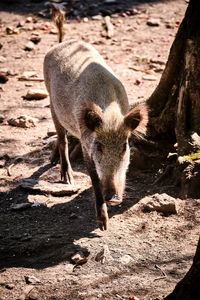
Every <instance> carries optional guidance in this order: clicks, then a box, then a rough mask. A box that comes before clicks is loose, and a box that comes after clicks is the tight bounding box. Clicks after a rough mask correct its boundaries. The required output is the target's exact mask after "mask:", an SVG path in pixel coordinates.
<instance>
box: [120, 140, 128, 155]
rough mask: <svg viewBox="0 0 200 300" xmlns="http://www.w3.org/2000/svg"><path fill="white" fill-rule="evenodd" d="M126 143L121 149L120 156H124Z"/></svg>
mask: <svg viewBox="0 0 200 300" xmlns="http://www.w3.org/2000/svg"><path fill="white" fill-rule="evenodd" d="M126 147H127V143H124V144H123V145H122V147H121V151H120V156H122V155H124V153H125V152H126Z"/></svg>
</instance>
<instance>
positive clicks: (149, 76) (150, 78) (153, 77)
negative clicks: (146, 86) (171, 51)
mask: <svg viewBox="0 0 200 300" xmlns="http://www.w3.org/2000/svg"><path fill="white" fill-rule="evenodd" d="M142 79H144V80H149V81H156V80H157V77H156V76H154V75H144V76H142Z"/></svg>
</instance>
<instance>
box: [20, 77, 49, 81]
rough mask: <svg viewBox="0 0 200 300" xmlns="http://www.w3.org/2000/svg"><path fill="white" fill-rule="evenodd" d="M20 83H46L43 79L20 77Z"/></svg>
mask: <svg viewBox="0 0 200 300" xmlns="http://www.w3.org/2000/svg"><path fill="white" fill-rule="evenodd" d="M18 80H19V81H44V79H43V78H28V77H23V76H22V77H18Z"/></svg>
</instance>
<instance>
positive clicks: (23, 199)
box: [0, 163, 156, 269]
mask: <svg viewBox="0 0 200 300" xmlns="http://www.w3.org/2000/svg"><path fill="white" fill-rule="evenodd" d="M30 168H31V166H30ZM83 168H84V167H83ZM50 169H51V165H50V164H49V163H48V164H45V165H43V166H42V167H39V168H38V170H37V171H36V172H34V173H33V174H32V175H31V177H29V178H34V179H39V178H40V177H41V176H42V175H43V174H44V173H45V172H47V171H48V170H50ZM73 169H74V170H76V166H73ZM132 178H133V179H131V184H130V186H131V190H128V189H127V190H128V193H127V197H126V200H124V202H123V203H122V205H121V206H118V207H110V208H109V218H112V216H114V215H116V214H123V212H125V211H127V210H128V209H129V208H130V207H132V206H133V205H135V204H136V203H137V202H138V201H139V200H140V199H141V198H142V197H144V196H146V195H148V194H149V190H148V189H147V188H145V187H147V186H148V185H150V184H151V183H152V182H153V176H152V174H149V173H146V174H145V173H140V172H135V176H134V177H133V176H132ZM128 181H130V179H128ZM128 185H129V184H128ZM154 189H155V192H156V187H155V188H154ZM151 192H152V190H151ZM32 194H33V193H32ZM29 195H30V192H29V191H26V190H23V189H21V188H20V187H19V186H17V187H15V188H13V189H10V191H9V192H6V193H1V194H0V214H1V231H0V267H1V268H8V267H29V268H30V267H32V268H36V269H43V268H46V267H49V266H52V265H56V264H58V263H59V262H60V261H62V260H63V257H64V259H65V260H66V257H67V258H69V259H70V256H71V254H72V253H74V252H76V251H82V252H83V253H84V254H85V255H86V256H87V255H89V251H88V249H86V248H81V247H80V246H78V245H76V242H75V241H77V240H79V239H81V238H84V237H89V238H91V239H92V238H95V237H97V236H98V231H95V232H94V230H95V229H96V228H97V224H96V218H95V210H94V201H93V196H92V189H91V188H89V189H88V188H87V189H86V190H83V191H82V192H81V193H80V194H78V195H77V196H75V197H74V198H73V199H72V200H69V198H68V197H65V198H64V201H63V203H59V204H55V203H56V199H55V197H54V201H53V206H51V207H47V206H46V204H45V201H48V199H49V197H51V196H50V195H46V198H45V195H43V199H44V198H45V200H44V203H41V204H40V205H36V206H33V205H32V206H28V207H26V208H24V209H23V210H13V209H12V204H16V203H17V204H18V203H29V199H28V196H29ZM35 197H36V198H37V197H39V195H38V194H37V193H35ZM99 233H100V231H99Z"/></svg>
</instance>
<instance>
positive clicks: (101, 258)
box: [95, 245, 113, 264]
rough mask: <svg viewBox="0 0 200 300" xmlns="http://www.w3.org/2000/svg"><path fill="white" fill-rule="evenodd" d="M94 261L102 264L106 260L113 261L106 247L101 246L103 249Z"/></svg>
mask: <svg viewBox="0 0 200 300" xmlns="http://www.w3.org/2000/svg"><path fill="white" fill-rule="evenodd" d="M95 260H96V261H98V262H99V261H100V262H101V263H102V264H104V263H105V261H106V260H113V258H112V256H111V254H110V250H109V248H108V245H104V246H103V248H102V249H101V250H100V251H99V252H98V253H97V255H96V257H95Z"/></svg>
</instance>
